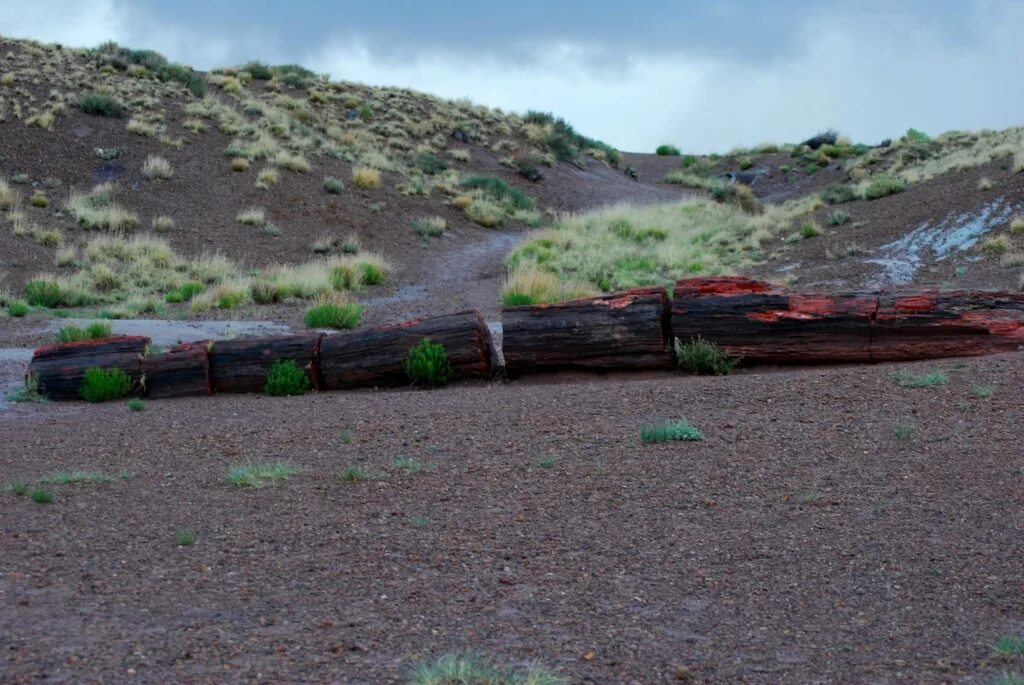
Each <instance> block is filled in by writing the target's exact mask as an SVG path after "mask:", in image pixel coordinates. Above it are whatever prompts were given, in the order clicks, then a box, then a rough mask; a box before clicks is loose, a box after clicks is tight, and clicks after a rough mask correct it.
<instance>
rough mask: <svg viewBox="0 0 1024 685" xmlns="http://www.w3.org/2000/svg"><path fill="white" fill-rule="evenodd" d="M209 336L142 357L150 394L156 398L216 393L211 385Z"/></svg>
mask: <svg viewBox="0 0 1024 685" xmlns="http://www.w3.org/2000/svg"><path fill="white" fill-rule="evenodd" d="M209 345H210V341H209V340H203V341H201V342H195V343H186V344H183V345H178V346H177V347H172V348H171V349H169V350H167V351H166V352H163V353H161V354H153V355H150V356H148V357H145V358H144V359H143V360H142V379H143V380H142V382H143V385H144V386H145V389H146V395H148V396H149V397H152V398H154V399H159V398H165V397H190V396H195V395H210V394H213V388H212V387H211V385H210V358H209V355H208V354H207V348H208V347H209Z"/></svg>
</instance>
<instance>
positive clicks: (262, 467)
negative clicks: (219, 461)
mask: <svg viewBox="0 0 1024 685" xmlns="http://www.w3.org/2000/svg"><path fill="white" fill-rule="evenodd" d="M298 472H299V470H298V469H297V468H295V467H294V466H292V465H291V464H285V463H284V462H277V463H274V464H251V463H250V464H235V465H234V466H232V467H231V470H230V471H228V482H229V483H231V484H232V485H236V486H238V487H240V488H259V487H263V486H264V485H265V484H266V483H267V482H268V481H269V482H275V481H279V480H288V478H290V477H291V476H294V475H295V474H296V473H298Z"/></svg>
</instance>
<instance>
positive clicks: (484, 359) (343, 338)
mask: <svg viewBox="0 0 1024 685" xmlns="http://www.w3.org/2000/svg"><path fill="white" fill-rule="evenodd" d="M423 338H430V340H431V342H434V343H438V344H440V345H443V346H444V350H445V352H446V354H447V356H448V363H449V364H451V367H452V373H453V377H452V380H460V379H464V378H489V377H490V375H491V333H490V331H489V330H488V329H487V324H485V323H484V320H483V317H482V316H480V312H477V311H467V312H459V313H458V314H449V315H446V316H438V317H434V318H431V319H422V320H415V321H406V322H404V323H400V324H392V325H388V326H378V327H376V328H368V329H365V330H359V331H350V332H345V333H335V334H332V335H328V336H325V337H324V339H323V340H322V341H321V343H320V375H321V382H322V383H323V388H324V390H341V389H344V388H357V387H371V386H378V387H387V386H396V385H407V384H408V383H409V377H408V376H407V375H406V373H405V359H406V356H407V355H408V352H409V348H411V347H412V346H413V345H415V344H416V343H418V342H419V341H420V340H422V339H423Z"/></svg>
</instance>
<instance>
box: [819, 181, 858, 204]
mask: <svg viewBox="0 0 1024 685" xmlns="http://www.w3.org/2000/svg"><path fill="white" fill-rule="evenodd" d="M820 197H821V199H822V200H824V202H825V204H830V205H838V204H842V203H844V202H852V201H853V200H856V199H857V189H856V188H855V187H853V186H852V185H849V184H847V183H833V184H832V185H830V186H829V187H828V188H825V190H823V191H821V195H820Z"/></svg>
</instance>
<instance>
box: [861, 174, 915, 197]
mask: <svg viewBox="0 0 1024 685" xmlns="http://www.w3.org/2000/svg"><path fill="white" fill-rule="evenodd" d="M906 189H907V184H906V181H904V180H903V179H899V178H893V177H891V176H878V177H876V178H874V179H872V180H871V182H869V183H868V184H867V186H866V187H865V188H864V199H865V200H877V199H878V198H880V197H886V196H887V195H894V194H896V193H902V192H903V191H904V190H906Z"/></svg>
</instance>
